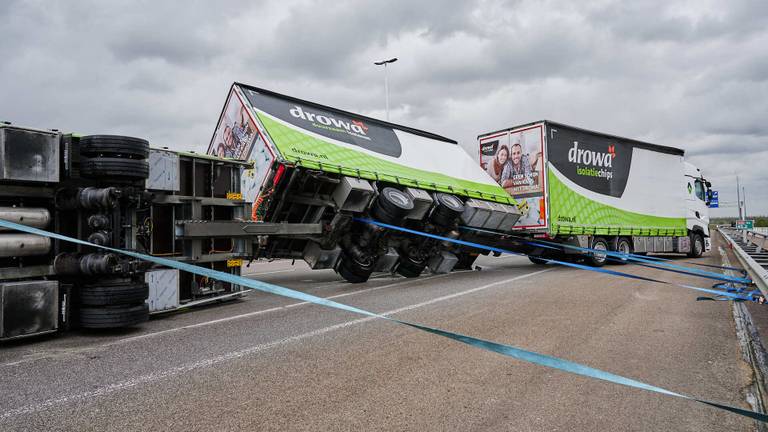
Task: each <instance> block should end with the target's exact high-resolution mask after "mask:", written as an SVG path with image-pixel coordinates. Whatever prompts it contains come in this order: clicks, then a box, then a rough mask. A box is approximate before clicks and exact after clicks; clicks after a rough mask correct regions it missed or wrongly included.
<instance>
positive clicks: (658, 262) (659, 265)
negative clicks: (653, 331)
mask: <svg viewBox="0 0 768 432" xmlns="http://www.w3.org/2000/svg"><path fill="white" fill-rule="evenodd" d="M461 229H464V230H467V231H477V232H483V233H487V234H494V235H503V236H505V237H508V238H513V239H515V240H518V241H520V242H523V243H525V244H528V245H531V246H537V247H543V248H546V249H553V250H560V249H563V248H565V249H571V250H578V251H582V252H592V253H600V254H603V255H606V256H608V257H613V258H616V260H621V261H625V260H626V261H634V262H636V263H645V264H639V265H644V266H645V267H652V268H656V269H659V270H667V271H672V272H675V273H682V274H690V275H693V276H700V277H704V278H708V279H714V280H722V281H729V282H740V283H751V282H752V280H751V279H748V278H740V277H735V276H729V275H724V274H722V273H715V272H710V271H706V270H698V269H693V268H690V267H684V266H680V265H676V264H672V263H671V260H668V259H664V258H659V257H648V256H643V255H637V254H626V253H622V252H616V251H607V250H605V251H604V250H596V249H592V248H586V247H581V246H575V245H569V244H563V243H555V242H549V241H546V240H530V239H527V238H525V237H518V236H514V235H505V234H503V233H500V232H496V231H490V230H486V229H481V228H473V227H467V226H462V227H461ZM723 268H725V267H723ZM727 268H728V269H732V267H727ZM738 270H739V271H743V270H742V269H738Z"/></svg>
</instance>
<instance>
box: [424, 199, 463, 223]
mask: <svg viewBox="0 0 768 432" xmlns="http://www.w3.org/2000/svg"><path fill="white" fill-rule="evenodd" d="M435 202H436V204H435V209H434V210H433V211H432V217H431V219H432V222H434V223H435V224H437V225H441V226H449V225H452V224H453V222H454V221H456V219H457V218H458V217H459V216H460V215H461V214H462V213H463V212H464V202H462V201H461V199H460V198H459V197H457V196H455V195H451V194H447V193H442V192H438V193H436V194H435Z"/></svg>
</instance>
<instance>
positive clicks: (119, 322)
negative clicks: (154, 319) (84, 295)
mask: <svg viewBox="0 0 768 432" xmlns="http://www.w3.org/2000/svg"><path fill="white" fill-rule="evenodd" d="M148 319H149V305H147V304H146V303H142V304H140V305H135V306H105V307H99V308H93V307H84V308H80V326H81V327H83V328H89V329H110V328H121V327H131V326H135V325H136V324H140V323H143V322H144V321H147V320H148Z"/></svg>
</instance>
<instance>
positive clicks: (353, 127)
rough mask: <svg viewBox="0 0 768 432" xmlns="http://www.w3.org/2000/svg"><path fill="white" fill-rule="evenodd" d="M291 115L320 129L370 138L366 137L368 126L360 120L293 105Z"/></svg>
mask: <svg viewBox="0 0 768 432" xmlns="http://www.w3.org/2000/svg"><path fill="white" fill-rule="evenodd" d="M289 112H290V113H291V115H292V116H293V117H295V118H298V119H302V120H306V121H308V122H312V125H313V126H315V127H318V128H321V129H327V130H331V131H334V132H342V133H347V134H349V135H352V136H355V137H358V138H363V139H367V140H370V138H369V137H368V135H367V134H368V126H366V125H365V123H363V122H362V121H360V120H352V121H351V122H347V121H344V120H339V119H337V118H335V117H332V116H329V115H324V114H318V113H313V112H311V111H309V110H307V109H306V108H302V107H300V106H298V105H295V106H294V107H293V108H291V109H290V110H289Z"/></svg>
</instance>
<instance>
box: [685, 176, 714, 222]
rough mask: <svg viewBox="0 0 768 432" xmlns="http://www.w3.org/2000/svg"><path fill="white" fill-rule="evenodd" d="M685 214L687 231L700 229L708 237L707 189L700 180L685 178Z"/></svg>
mask: <svg viewBox="0 0 768 432" xmlns="http://www.w3.org/2000/svg"><path fill="white" fill-rule="evenodd" d="M685 179H686V181H687V185H686V214H687V225H688V229H689V230H694V228H695V227H698V228H701V229H702V230H703V231H704V235H705V236H707V237H709V207H708V206H707V187H706V185H705V181H704V180H703V179H701V178H694V177H688V176H686V178H685Z"/></svg>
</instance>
